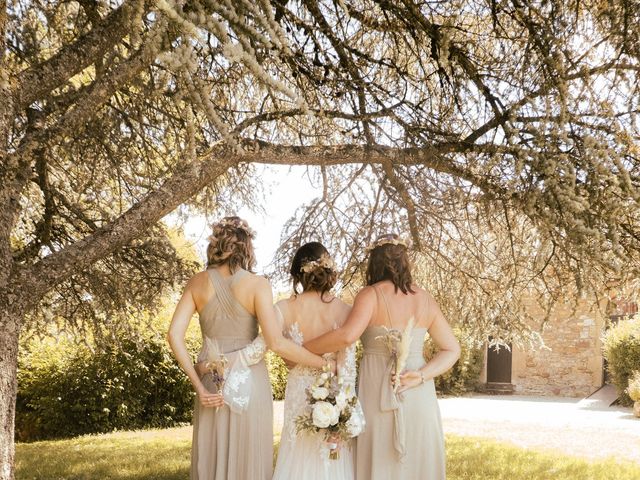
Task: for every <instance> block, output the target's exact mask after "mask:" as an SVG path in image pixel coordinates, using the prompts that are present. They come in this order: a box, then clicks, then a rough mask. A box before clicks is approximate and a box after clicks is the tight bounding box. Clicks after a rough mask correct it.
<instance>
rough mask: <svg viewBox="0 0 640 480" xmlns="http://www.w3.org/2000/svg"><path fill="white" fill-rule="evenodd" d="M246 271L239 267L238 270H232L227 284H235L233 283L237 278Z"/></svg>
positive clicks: (242, 275)
mask: <svg viewBox="0 0 640 480" xmlns="http://www.w3.org/2000/svg"><path fill="white" fill-rule="evenodd" d="M247 273H249V272H247V271H246V270H245V269H244V268H239V269H238V270H236V271H235V272H233V275H231V276H230V277H229V279H230V282H229V285H230V286H233V285H235V283H236V282H237V281H238V280H240V279H241V278H242V277H244V276H245V275H246V274H247Z"/></svg>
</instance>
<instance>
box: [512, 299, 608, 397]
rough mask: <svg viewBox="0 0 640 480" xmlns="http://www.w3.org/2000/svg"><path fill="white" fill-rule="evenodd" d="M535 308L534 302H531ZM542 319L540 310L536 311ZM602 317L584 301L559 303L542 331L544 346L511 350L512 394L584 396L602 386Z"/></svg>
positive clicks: (534, 308)
mask: <svg viewBox="0 0 640 480" xmlns="http://www.w3.org/2000/svg"><path fill="white" fill-rule="evenodd" d="M531 307H532V309H533V310H534V311H536V308H537V305H534V304H532V305H531ZM538 314H539V317H540V318H542V316H543V315H542V312H541V311H539V312H538ZM603 328H604V318H603V316H602V315H601V313H599V312H598V311H597V310H596V309H595V308H591V307H590V306H589V304H588V303H587V302H586V301H581V302H580V303H579V304H578V307H577V308H576V309H575V310H574V307H573V305H560V306H558V307H557V308H556V309H554V311H553V312H552V314H551V318H550V320H549V321H548V322H547V323H546V324H545V326H544V328H543V330H542V338H543V339H544V342H545V344H546V347H547V348H546V349H537V350H529V351H522V350H519V349H517V348H514V349H513V364H512V377H511V379H512V380H511V381H512V383H513V384H514V386H515V393H520V394H527V395H556V396H565V397H585V396H588V395H590V394H591V393H593V392H594V391H596V390H597V389H598V388H600V386H601V385H602V366H603V357H602V342H601V335H602V332H603Z"/></svg>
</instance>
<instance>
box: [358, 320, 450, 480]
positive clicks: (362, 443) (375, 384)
mask: <svg viewBox="0 0 640 480" xmlns="http://www.w3.org/2000/svg"><path fill="white" fill-rule="evenodd" d="M389 314H390V316H391V315H392V314H393V312H389ZM426 333H427V330H426V329H425V328H415V329H413V332H412V339H411V347H410V353H409V357H408V359H407V365H406V369H407V370H415V369H418V368H421V367H423V366H424V365H425V361H424V356H423V345H424V338H425V335H426ZM384 334H385V329H384V327H382V326H370V327H368V328H367V329H366V330H365V331H364V333H363V335H362V337H361V338H360V339H361V341H362V345H363V357H362V363H361V365H360V374H359V378H358V397H359V399H360V403H361V404H362V409H363V410H364V417H365V420H366V422H367V426H366V428H365V430H364V432H363V433H362V434H360V436H359V437H358V439H357V449H356V479H357V480H388V479H394V480H444V479H445V478H446V469H445V449H444V434H443V431H442V420H441V417H440V409H439V407H438V400H437V398H436V390H435V385H434V382H433V380H429V381H427V382H425V383H424V384H422V385H419V386H417V387H415V388H411V389H409V390H406V391H404V392H402V393H400V394H397V393H395V392H394V391H393V387H392V386H391V374H392V367H391V365H392V362H391V356H390V354H389V351H388V349H387V348H386V346H385V345H384V344H383V343H382V341H380V340H379V339H377V338H378V337H380V336H382V335H384Z"/></svg>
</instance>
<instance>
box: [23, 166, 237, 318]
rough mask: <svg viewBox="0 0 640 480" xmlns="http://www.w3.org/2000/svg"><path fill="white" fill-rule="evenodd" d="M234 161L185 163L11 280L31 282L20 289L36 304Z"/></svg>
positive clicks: (155, 219)
mask: <svg viewBox="0 0 640 480" xmlns="http://www.w3.org/2000/svg"><path fill="white" fill-rule="evenodd" d="M234 163H237V162H236V160H234V158H233V156H231V155H228V156H223V157H222V158H220V157H218V156H217V155H215V154H213V155H211V156H210V157H209V158H208V159H207V160H205V161H194V162H191V163H188V164H186V165H184V166H183V167H182V168H180V169H179V170H178V171H176V172H175V173H174V174H173V175H172V176H171V177H170V178H169V179H168V180H167V181H166V182H165V183H164V184H163V185H162V186H161V187H160V188H158V189H157V190H155V191H153V192H152V193H150V194H149V195H147V196H146V197H145V198H144V199H143V200H141V201H140V202H138V203H136V204H135V205H134V206H133V207H131V208H130V209H129V210H127V211H126V212H125V213H123V214H122V215H121V216H119V217H118V218H116V219H115V220H113V221H112V222H111V223H109V224H108V225H105V226H104V227H101V228H99V229H98V230H96V231H95V232H94V233H92V234H91V235H89V236H87V237H85V238H83V239H82V240H79V241H77V242H75V243H73V244H71V245H69V246H67V247H65V248H64V249H63V250H60V251H58V252H55V253H53V254H51V255H49V256H47V257H45V258H43V259H42V260H40V261H39V262H37V263H35V264H33V265H30V266H23V267H19V268H18V269H17V271H16V272H15V275H14V278H13V279H12V282H16V283H17V284H19V285H24V286H28V289H27V288H25V289H18V290H17V291H21V290H22V291H23V292H24V293H23V294H24V296H25V297H26V298H25V299H24V301H25V303H28V304H29V306H30V308H33V307H34V306H35V305H37V302H38V301H39V299H40V298H42V296H43V295H44V294H46V293H47V292H48V291H49V290H51V289H52V288H53V287H55V286H56V285H58V284H60V283H61V282H63V281H65V280H67V279H68V278H69V277H71V276H72V275H73V274H75V273H78V272H79V271H82V270H83V269H85V268H87V267H89V266H90V265H92V264H93V263H95V262H97V261H98V260H100V259H102V258H104V257H107V256H108V255H110V254H112V253H113V252H115V251H116V250H117V249H118V248H121V247H123V246H124V245H127V244H128V243H130V242H131V241H132V240H134V239H136V238H138V237H140V236H141V235H143V234H144V233H145V232H146V231H147V230H149V229H150V228H151V227H152V226H153V225H154V224H155V223H157V222H158V221H160V220H161V219H162V217H164V216H165V215H167V214H168V213H170V212H171V211H173V210H174V209H175V208H177V207H178V206H179V205H180V204H182V203H184V202H186V201H187V200H189V198H191V197H192V196H193V195H195V194H196V193H198V192H199V191H200V190H202V189H203V188H204V187H205V186H206V185H208V184H210V183H212V182H213V181H215V180H216V179H217V178H218V177H220V176H221V175H223V174H224V173H225V172H226V171H227V169H228V168H229V167H231V166H233V165H234Z"/></svg>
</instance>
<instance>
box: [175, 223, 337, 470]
mask: <svg viewBox="0 0 640 480" xmlns="http://www.w3.org/2000/svg"><path fill="white" fill-rule="evenodd" d="M253 237H254V233H253V231H252V230H251V229H250V228H249V226H248V224H247V223H246V222H245V221H244V220H242V219H240V218H238V217H226V218H224V219H223V220H222V221H220V222H219V223H217V224H215V225H214V226H213V235H212V236H211V237H210V238H209V246H208V248H207V264H208V266H207V270H206V271H205V272H201V273H198V274H196V275H195V276H193V277H192V278H191V279H190V280H189V282H188V283H187V285H186V287H185V290H184V293H183V295H182V298H181V299H180V301H179V302H178V305H177V307H176V310H175V313H174V315H173V319H172V320H171V326H170V327H169V335H168V339H169V344H170V346H171V349H172V350H173V353H174V355H175V356H176V359H177V360H178V363H179V364H180V366H181V367H182V369H183V370H184V371H185V373H186V374H187V376H188V377H189V379H190V380H191V383H192V384H193V388H194V389H195V391H196V393H197V399H196V404H195V408H194V418H193V445H192V450H191V479H192V480H205V479H206V480H231V479H238V480H240V479H252V480H254V479H255V480H271V477H272V470H273V416H272V411H273V401H272V396H271V385H270V383H269V376H268V374H267V367H266V365H265V362H264V360H263V355H264V352H265V349H266V346H265V345H264V343H265V342H266V345H267V346H268V347H269V348H271V349H272V350H274V351H275V352H276V353H278V354H279V355H281V356H283V357H285V358H287V359H289V360H291V361H293V362H296V363H300V364H303V365H308V366H310V367H314V368H322V367H323V366H324V365H325V364H326V361H325V360H324V359H323V358H322V357H320V356H318V355H314V354H312V353H311V352H309V351H308V350H306V349H304V348H302V347H301V346H299V345H297V344H296V343H294V342H292V341H291V340H288V339H285V338H284V337H283V336H282V331H281V326H280V323H279V321H278V319H277V318H276V314H275V310H274V307H273V295H272V292H271V286H270V284H269V282H268V281H267V280H266V279H265V278H263V277H260V276H257V275H254V274H253V273H250V271H251V269H252V268H253V266H254V264H255V258H254V253H253V244H252V239H253ZM196 311H197V312H198V314H199V320H200V328H201V330H202V337H203V348H202V350H201V352H200V354H199V355H198V362H201V363H199V364H198V366H201V365H202V362H205V361H206V359H207V353H208V348H209V346H210V345H212V341H213V340H215V341H216V342H217V344H218V346H219V348H220V350H222V352H224V353H225V356H226V357H227V359H228V361H229V366H228V369H227V371H228V375H227V381H226V382H225V387H224V391H223V393H222V394H216V393H213V392H215V391H216V389H215V386H214V384H213V378H212V376H211V375H204V376H202V375H201V374H204V373H205V372H204V371H202V370H203V369H198V370H199V371H197V370H196V366H194V365H193V364H192V361H191V356H190V354H189V352H188V350H187V347H186V344H185V333H186V330H187V327H188V325H189V322H190V320H191V317H192V316H193V314H194V313H195V312H196ZM258 324H260V327H261V328H262V335H261V336H258ZM263 337H264V341H263V340H262V338H263ZM332 368H335V364H333V365H332ZM199 373H200V374H199Z"/></svg>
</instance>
